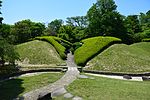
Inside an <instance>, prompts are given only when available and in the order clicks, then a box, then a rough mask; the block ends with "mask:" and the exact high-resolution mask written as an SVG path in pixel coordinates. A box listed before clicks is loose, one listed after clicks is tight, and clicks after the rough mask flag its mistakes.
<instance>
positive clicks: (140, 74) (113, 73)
mask: <svg viewBox="0 0 150 100" xmlns="http://www.w3.org/2000/svg"><path fill="white" fill-rule="evenodd" d="M82 72H85V73H94V74H104V75H117V76H124V75H129V76H150V72H145V73H133V74H132V73H120V72H118V73H117V72H116V73H115V72H105V71H96V70H84V69H83V70H82Z"/></svg>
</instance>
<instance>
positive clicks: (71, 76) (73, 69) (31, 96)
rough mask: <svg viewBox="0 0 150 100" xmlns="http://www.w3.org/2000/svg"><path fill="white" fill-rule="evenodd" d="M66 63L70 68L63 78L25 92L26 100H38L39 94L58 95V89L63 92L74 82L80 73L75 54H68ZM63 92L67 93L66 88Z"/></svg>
mask: <svg viewBox="0 0 150 100" xmlns="http://www.w3.org/2000/svg"><path fill="white" fill-rule="evenodd" d="M66 63H67V67H68V70H67V72H66V73H65V75H64V76H63V77H62V78H61V79H59V80H58V81H56V82H55V83H53V84H50V85H48V86H45V87H42V88H40V89H36V90H33V91H30V92H28V93H26V94H24V95H23V98H24V100H37V99H38V97H39V96H44V95H47V94H48V93H52V94H56V95H57V93H54V92H55V91H56V90H60V92H61V91H62V90H64V88H65V87H66V86H68V85H69V84H70V83H72V82H73V81H74V80H75V79H76V78H77V76H78V75H79V71H78V69H77V65H76V64H75V63H74V56H73V55H72V54H71V53H69V54H68V55H67V61H66ZM62 93H65V90H64V91H62ZM60 94H61V93H60Z"/></svg>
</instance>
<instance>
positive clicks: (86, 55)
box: [74, 36, 121, 66]
mask: <svg viewBox="0 0 150 100" xmlns="http://www.w3.org/2000/svg"><path fill="white" fill-rule="evenodd" d="M81 42H82V43H83V45H82V46H81V47H79V48H78V49H77V50H76V51H75V53H74V56H75V62H76V63H77V65H80V66H84V65H85V64H86V63H87V61H89V60H90V59H91V58H93V57H95V56H96V55H97V54H99V53H100V52H101V51H103V50H104V49H105V48H107V47H108V46H110V45H112V44H113V43H116V42H121V40H120V39H118V38H115V37H102V36H99V37H93V38H88V39H84V40H82V41H81Z"/></svg>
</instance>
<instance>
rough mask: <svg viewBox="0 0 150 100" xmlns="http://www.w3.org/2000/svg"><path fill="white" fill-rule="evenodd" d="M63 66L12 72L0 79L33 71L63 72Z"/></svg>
mask: <svg viewBox="0 0 150 100" xmlns="http://www.w3.org/2000/svg"><path fill="white" fill-rule="evenodd" d="M63 71H64V69H63V68H49V69H38V70H28V71H21V72H17V73H13V74H10V75H6V76H2V77H0V81H2V80H7V79H9V78H10V77H15V76H20V75H22V74H27V73H35V72H63Z"/></svg>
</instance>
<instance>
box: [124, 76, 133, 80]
mask: <svg viewBox="0 0 150 100" xmlns="http://www.w3.org/2000/svg"><path fill="white" fill-rule="evenodd" d="M123 78H124V79H132V77H131V76H129V75H123Z"/></svg>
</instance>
